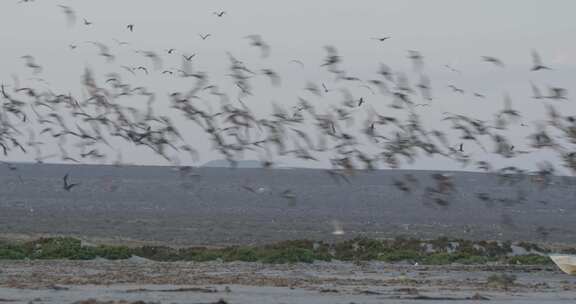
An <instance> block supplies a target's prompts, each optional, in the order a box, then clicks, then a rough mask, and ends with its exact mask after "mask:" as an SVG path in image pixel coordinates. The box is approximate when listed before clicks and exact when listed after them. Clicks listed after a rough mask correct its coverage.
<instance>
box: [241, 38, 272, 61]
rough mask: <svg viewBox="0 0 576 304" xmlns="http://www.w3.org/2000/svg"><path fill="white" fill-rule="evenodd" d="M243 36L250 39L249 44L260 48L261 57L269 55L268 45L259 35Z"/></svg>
mask: <svg viewBox="0 0 576 304" xmlns="http://www.w3.org/2000/svg"><path fill="white" fill-rule="evenodd" d="M245 38H247V39H250V40H251V42H250V45H252V46H255V47H258V48H260V51H261V57H262V58H266V57H268V56H269V55H270V46H269V45H268V44H267V43H266V42H264V40H262V37H261V36H260V35H248V36H246V37H245Z"/></svg>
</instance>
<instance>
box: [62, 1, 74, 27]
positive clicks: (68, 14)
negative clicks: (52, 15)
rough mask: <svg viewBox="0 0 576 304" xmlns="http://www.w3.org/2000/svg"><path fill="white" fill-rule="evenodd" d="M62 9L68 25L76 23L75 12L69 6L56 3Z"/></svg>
mask: <svg viewBox="0 0 576 304" xmlns="http://www.w3.org/2000/svg"><path fill="white" fill-rule="evenodd" d="M58 6H59V7H60V8H62V10H63V11H64V14H65V15H66V18H67V19H68V26H72V25H74V24H75V23H76V13H75V12H74V10H72V8H71V7H69V6H66V5H58Z"/></svg>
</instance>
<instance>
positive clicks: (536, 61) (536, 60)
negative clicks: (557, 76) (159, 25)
mask: <svg viewBox="0 0 576 304" xmlns="http://www.w3.org/2000/svg"><path fill="white" fill-rule="evenodd" d="M530 70H531V71H533V72H535V71H541V70H551V68H550V67H548V66H545V65H544V64H543V63H542V59H541V58H540V54H538V52H536V50H532V69H530Z"/></svg>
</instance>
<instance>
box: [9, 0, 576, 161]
mask: <svg viewBox="0 0 576 304" xmlns="http://www.w3.org/2000/svg"><path fill="white" fill-rule="evenodd" d="M59 5H66V6H69V7H71V8H73V10H74V11H75V12H76V15H77V22H76V24H75V25H74V26H68V24H67V20H66V18H65V15H64V13H63V11H62V8H60V7H59ZM0 11H1V12H3V14H2V18H0V28H2V29H3V30H2V31H0V41H1V42H2V57H1V58H0V67H1V68H0V82H2V83H3V84H6V85H12V84H13V75H18V79H19V80H20V81H21V82H22V84H30V83H31V82H33V80H28V78H30V77H33V75H32V73H31V71H30V70H29V69H28V68H26V67H25V66H24V61H23V60H22V59H21V58H20V57H21V56H23V55H33V56H34V57H35V58H36V61H37V62H38V63H39V64H41V65H42V66H43V69H44V70H43V72H42V74H41V75H40V76H41V77H42V78H43V79H45V80H46V81H48V82H49V84H38V83H36V85H44V86H46V87H50V88H54V89H56V90H59V91H69V92H72V93H73V94H78V95H81V91H80V76H81V75H82V72H83V70H84V69H85V67H90V68H92V69H94V70H95V71H96V72H97V73H100V74H105V73H109V72H113V71H114V72H119V71H120V69H119V66H120V65H142V64H146V63H148V61H147V59H146V58H143V57H142V56H137V55H135V54H134V50H150V51H155V52H158V53H163V59H164V60H163V65H164V68H169V67H174V66H176V67H177V66H178V65H179V64H180V57H179V55H180V54H197V55H196V57H195V58H194V60H193V67H194V69H196V70H202V71H206V72H208V73H209V74H210V77H211V80H212V81H213V82H215V83H224V82H226V81H228V78H227V76H226V74H227V73H228V71H227V67H228V64H229V62H228V59H227V57H226V53H227V52H230V53H231V54H233V55H234V56H236V57H237V58H240V59H241V60H243V61H245V62H247V63H248V64H249V65H250V66H251V67H255V68H258V69H260V68H273V69H274V70H276V71H277V72H278V73H279V74H280V75H281V76H282V86H281V87H280V88H272V87H270V86H269V85H268V82H267V81H266V79H265V78H264V77H261V78H262V79H261V80H260V81H257V83H256V84H255V86H256V90H258V92H259V93H258V94H257V95H258V96H257V97H254V98H251V99H250V100H248V101H247V102H249V103H250V105H251V106H252V107H254V108H256V109H257V111H261V113H262V114H264V113H266V111H267V110H268V109H269V107H270V102H276V103H279V104H285V105H290V104H294V103H295V101H296V100H297V98H298V97H306V98H308V97H307V96H306V93H305V92H303V90H302V88H303V87H304V86H305V84H306V82H307V81H313V82H317V83H320V82H326V83H327V84H328V86H332V85H334V86H335V87H336V86H338V85H339V84H332V82H331V81H332V80H331V79H328V77H329V76H327V74H326V72H325V70H323V69H320V68H319V65H320V64H321V63H322V60H323V58H324V56H325V51H324V49H323V47H324V46H326V45H333V46H335V47H337V49H338V51H339V53H340V55H342V57H343V60H344V63H343V67H344V68H345V69H346V70H347V71H348V72H349V74H352V75H357V76H358V77H360V78H362V79H373V78H374V77H375V76H374V75H375V73H376V71H377V69H378V66H379V64H380V63H386V64H388V65H389V66H391V67H392V68H393V69H394V70H395V71H404V72H405V73H407V74H408V75H409V76H414V73H413V69H412V66H411V63H410V61H409V60H408V59H407V51H408V50H418V51H419V52H421V53H422V54H423V55H424V58H425V71H426V73H427V75H429V76H430V78H431V79H432V83H433V86H434V88H435V89H434V92H433V94H434V97H435V98H434V100H433V101H432V104H433V105H432V107H429V108H425V110H422V113H421V115H422V116H423V117H424V118H425V119H426V120H427V121H428V122H429V123H430V124H432V125H434V124H435V123H436V122H437V121H438V120H439V119H441V117H442V113H443V112H455V113H463V114H467V115H472V114H473V115H476V116H478V117H479V118H484V119H489V118H490V117H491V114H492V113H494V112H495V111H496V110H498V109H500V108H501V107H502V96H503V95H504V94H505V93H507V94H510V95H511V96H512V98H513V104H514V106H515V107H518V108H519V109H520V110H521V111H522V113H523V115H524V118H523V120H525V121H526V122H532V121H538V120H539V119H542V118H543V109H544V107H543V103H542V102H535V101H534V100H531V99H530V96H531V91H530V83H531V82H533V83H536V84H537V85H539V86H541V87H542V88H543V90H545V88H546V86H560V87H565V88H568V89H569V90H571V89H572V88H574V81H575V80H574V79H576V78H574V74H575V72H576V40H574V39H572V36H573V33H576V19H575V18H573V16H572V15H573V12H574V11H576V1H571V0H555V1H553V2H551V1H537V0H507V1H498V0H483V1H466V0H436V1H424V0H418V1H417V0H377V1H376V0H374V1H371V0H364V1H334V0H332V1H326V0H316V1H304V0H294V1H269V0H268V1H264V0H247V1H234V0H226V1H225V0H220V1H204V0H195V1H187V0H164V1H137V0H122V1H112V0H100V1H90V0H74V1H71V0H69V1H64V0H62V1H53V0H35V1H33V2H25V3H20V2H19V0H4V1H1V2H0ZM216 11H225V12H226V13H225V14H224V16H223V17H221V18H219V17H217V16H215V15H214V14H213V12H216ZM84 18H85V19H86V20H88V21H89V22H92V23H93V24H92V25H90V26H86V25H84V24H83V19H84ZM128 24H134V31H133V32H130V31H128V30H127V29H126V25H128ZM207 33H209V34H211V36H210V37H209V38H208V39H206V40H202V39H200V37H199V34H207ZM252 34H259V35H261V36H262V38H263V39H264V40H265V41H266V42H267V43H268V44H269V45H270V46H271V55H270V57H269V58H265V59H262V58H260V55H259V52H258V50H257V49H256V48H254V47H251V46H250V45H249V43H248V40H247V39H246V38H245V36H247V35H252ZM384 36H390V37H391V38H390V39H389V40H386V41H384V42H380V41H377V40H374V39H372V38H374V37H384ZM114 39H118V40H120V41H126V42H129V43H130V45H128V46H119V45H117V44H116V43H115V42H114ZM87 41H98V42H102V43H105V44H107V45H109V46H110V47H111V49H112V52H113V53H114V54H115V55H116V57H117V59H116V61H115V62H114V63H106V62H105V60H104V59H103V58H102V57H99V56H97V49H96V48H95V47H94V46H93V45H90V44H88V43H86V42H87ZM70 44H74V45H77V46H78V48H77V49H75V50H71V49H70V48H69V45H70ZM170 48H175V49H176V50H177V51H176V53H177V54H178V55H176V56H169V55H168V54H166V51H165V50H167V49H170ZM532 50H537V51H538V52H539V53H540V55H541V56H542V58H543V60H544V61H545V63H546V64H548V65H550V66H551V67H552V68H553V71H544V72H542V73H530V72H529V71H528V70H529V68H530V66H531V57H530V52H531V51H532ZM481 56H496V57H498V58H500V59H501V60H502V61H503V62H504V63H505V64H506V67H505V68H504V69H502V68H498V67H495V66H494V65H491V64H488V63H485V62H482V60H481ZM294 59H297V60H300V61H302V62H304V67H300V66H299V65H296V64H294V63H293V62H292V63H291V62H290V61H291V60H294ZM445 65H450V66H451V67H453V68H455V69H457V70H459V71H460V73H455V72H452V71H450V70H448V69H447V68H446V67H445ZM125 77H126V79H129V81H130V82H132V83H134V84H135V85H143V86H148V87H150V88H154V90H155V91H157V92H158V94H159V96H160V97H159V98H158V102H157V106H158V107H159V110H160V111H161V110H162V107H166V108H167V105H168V98H167V97H166V96H168V94H169V93H170V92H172V91H174V90H177V88H182V87H186V85H187V84H186V83H185V82H184V81H182V80H179V79H166V77H163V76H162V75H159V73H155V74H154V75H150V76H144V75H138V76H131V75H125ZM414 79H416V78H414ZM228 82H229V81H228ZM451 84H452V85H456V86H458V87H461V88H463V89H464V90H466V92H467V95H466V96H460V95H457V94H454V93H453V92H452V91H451V90H450V89H449V88H447V86H448V85H451ZM225 88H226V87H225ZM353 90H354V92H355V93H357V94H359V95H362V96H365V98H366V99H367V102H368V103H369V104H371V105H372V106H374V107H376V108H379V109H382V110H383V111H385V110H386V107H385V106H383V105H384V99H385V98H384V97H382V96H378V94H376V95H373V94H371V93H369V92H366V91H365V90H364V91H363V90H362V89H361V88H358V87H355V88H353ZM472 92H480V93H482V94H484V95H486V96H487V98H486V99H483V100H477V99H474V98H473V97H472V96H471V93H472ZM162 96H164V97H163V98H162ZM326 99H330V98H329V97H327V98H326ZM334 100H336V101H338V100H339V98H336V97H334ZM319 102H322V103H330V102H333V100H323V101H319ZM558 107H559V108H560V109H561V110H562V111H563V112H565V113H569V112H570V111H572V112H574V110H575V109H576V107H575V106H574V105H573V100H570V101H568V102H564V103H562V104H558ZM572 112H570V113H572ZM524 133H525V131H523V130H521V129H519V130H511V134H512V136H513V137H516V138H517V139H518V140H519V141H521V140H522V139H523V137H524V136H525V134H524ZM187 136H188V137H189V140H190V141H192V142H194V144H195V146H197V147H198V149H199V150H200V152H201V161H202V162H205V161H209V160H211V159H215V158H219V156H218V155H216V154H214V153H213V152H212V151H211V149H210V145H209V143H208V142H207V141H206V140H205V139H203V138H202V136H201V134H198V133H197V132H194V131H190V134H188V135H187ZM118 149H120V150H123V152H124V154H125V155H130V156H129V157H128V158H129V159H130V160H131V161H132V162H134V163H138V164H160V163H161V160H159V159H158V158H157V157H156V156H154V155H153V154H152V153H148V152H145V151H140V150H134V149H132V148H129V147H128V146H126V147H123V146H122V147H118ZM473 153H476V155H478V154H480V153H482V152H481V151H475V152H473ZM547 157H549V156H547V155H542V154H538V155H529V156H525V157H521V158H519V159H515V160H502V165H504V164H508V163H507V162H520V164H521V165H531V164H534V162H535V161H538V160H539V159H546V158H547ZM31 159H33V157H31V156H27V155H17V154H11V155H10V156H9V157H8V158H5V159H4V160H9V161H23V160H31ZM285 162H286V163H287V164H288V165H300V166H324V165H326V163H327V162H326V161H325V160H323V161H321V162H319V163H317V164H314V163H312V164H310V163H299V162H296V161H293V160H285ZM411 167H414V168H423V169H438V168H453V169H454V168H457V165H454V164H451V163H450V162H448V161H444V160H439V159H435V160H422V161H419V162H417V163H416V164H414V165H413V166H411Z"/></svg>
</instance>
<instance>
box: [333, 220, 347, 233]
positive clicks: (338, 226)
mask: <svg viewBox="0 0 576 304" xmlns="http://www.w3.org/2000/svg"><path fill="white" fill-rule="evenodd" d="M332 234H333V235H344V228H343V227H342V223H340V222H339V221H338V220H333V221H332Z"/></svg>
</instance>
